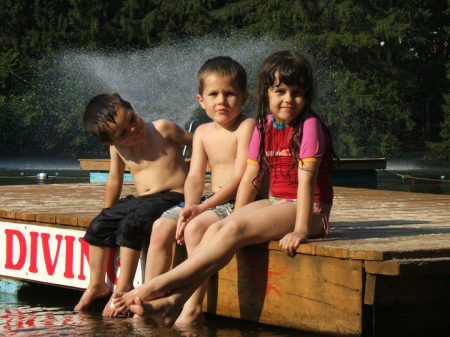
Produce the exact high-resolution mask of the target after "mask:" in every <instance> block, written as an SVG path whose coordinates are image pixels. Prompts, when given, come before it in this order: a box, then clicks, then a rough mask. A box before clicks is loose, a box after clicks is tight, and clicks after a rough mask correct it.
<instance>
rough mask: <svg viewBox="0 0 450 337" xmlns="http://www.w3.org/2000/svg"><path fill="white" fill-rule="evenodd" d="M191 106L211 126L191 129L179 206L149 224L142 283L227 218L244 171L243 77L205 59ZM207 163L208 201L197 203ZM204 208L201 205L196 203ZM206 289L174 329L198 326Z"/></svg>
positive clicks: (234, 67)
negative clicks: (178, 247)
mask: <svg viewBox="0 0 450 337" xmlns="http://www.w3.org/2000/svg"><path fill="white" fill-rule="evenodd" d="M197 77H198V86H199V94H198V95H197V100H198V101H199V103H200V105H201V106H202V108H203V109H204V110H205V111H206V114H207V115H208V117H209V118H211V119H212V120H213V121H212V122H211V123H207V124H203V125H201V126H199V127H198V128H197V130H196V131H195V135H194V144H193V149H192V158H191V164H190V169H189V175H188V177H187V179H186V183H185V185H184V191H185V200H186V203H185V206H184V209H183V208H182V207H183V206H182V205H178V206H175V207H173V208H172V209H170V210H168V211H166V212H165V213H164V214H163V215H162V217H161V218H160V219H159V220H157V221H155V223H154V225H153V230H152V236H151V240H150V246H149V250H148V257H147V265H146V272H145V281H146V282H147V281H148V280H151V279H153V278H154V277H156V276H158V275H160V274H162V273H165V272H167V271H168V270H169V268H170V264H171V257H172V244H173V241H174V238H176V240H177V242H178V243H179V244H185V245H186V249H187V252H188V256H189V255H190V254H191V253H192V252H193V251H194V249H195V247H197V245H198V244H199V242H200V241H201V239H202V237H203V234H204V233H205V231H206V230H207V229H208V227H209V226H210V225H212V224H213V223H214V222H216V221H218V220H220V219H223V218H225V217H226V216H228V215H229V214H230V213H231V212H232V211H233V208H234V198H235V196H236V191H237V189H238V186H239V183H240V181H241V178H242V176H243V174H244V171H245V168H246V165H247V164H246V161H247V155H248V148H249V145H250V140H251V136H252V133H253V129H254V127H255V121H254V120H253V119H252V118H248V117H246V116H245V115H243V114H242V113H241V109H242V107H243V106H244V104H245V102H246V101H247V98H248V95H249V94H248V92H247V74H246V72H245V70H244V68H243V67H242V66H241V65H240V64H239V63H238V62H236V61H235V60H233V59H231V58H229V57H223V56H219V57H215V58H212V59H209V60H207V61H206V62H205V64H204V65H203V66H202V67H201V68H200V71H199V73H198V76H197ZM207 160H209V165H210V168H211V190H212V193H213V194H212V195H211V196H209V197H208V198H206V200H205V198H203V199H202V194H203V190H204V185H205V172H206V165H207ZM203 200H204V202H203V203H202V202H201V201H203ZM206 285H207V284H204V285H203V286H202V287H200V288H199V289H198V290H197V292H196V293H195V294H193V296H192V297H191V299H190V300H189V301H188V302H187V303H186V305H185V306H184V309H183V311H182V313H181V315H180V316H179V318H178V320H177V322H176V323H175V324H177V325H180V324H183V325H190V324H193V323H202V322H203V321H204V319H205V318H204V315H203V312H202V302H203V297H204V295H205V291H206Z"/></svg>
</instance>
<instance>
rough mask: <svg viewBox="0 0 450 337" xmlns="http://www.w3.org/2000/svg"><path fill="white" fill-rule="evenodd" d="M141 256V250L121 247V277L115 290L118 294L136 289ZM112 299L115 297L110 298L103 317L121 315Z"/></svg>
mask: <svg viewBox="0 0 450 337" xmlns="http://www.w3.org/2000/svg"><path fill="white" fill-rule="evenodd" d="M140 254H141V251H139V250H135V249H131V248H127V247H120V275H119V279H118V280H117V285H116V288H115V291H116V292H128V291H130V290H132V289H134V286H133V281H134V276H135V274H136V268H137V265H138V263H139V256H140ZM103 277H104V276H103ZM112 299H113V297H111V298H110V300H109V301H108V303H107V304H106V306H105V309H103V316H117V315H118V314H119V312H118V311H117V310H116V308H114V305H113V304H112Z"/></svg>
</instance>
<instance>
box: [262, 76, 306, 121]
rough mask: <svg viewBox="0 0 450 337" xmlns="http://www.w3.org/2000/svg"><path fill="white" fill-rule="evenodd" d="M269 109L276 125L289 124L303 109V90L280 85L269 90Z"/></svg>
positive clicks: (297, 87) (304, 102) (294, 86)
mask: <svg viewBox="0 0 450 337" xmlns="http://www.w3.org/2000/svg"><path fill="white" fill-rule="evenodd" d="M268 95H269V108H270V112H272V113H273V115H274V117H275V121H276V122H277V123H278V124H289V123H290V122H291V121H292V120H293V119H295V118H296V117H297V116H298V115H300V113H301V112H302V111H303V108H304V107H305V104H306V100H305V90H304V89H302V88H300V87H299V86H297V85H286V84H284V83H280V84H278V85H277V86H273V87H271V88H269V92H268Z"/></svg>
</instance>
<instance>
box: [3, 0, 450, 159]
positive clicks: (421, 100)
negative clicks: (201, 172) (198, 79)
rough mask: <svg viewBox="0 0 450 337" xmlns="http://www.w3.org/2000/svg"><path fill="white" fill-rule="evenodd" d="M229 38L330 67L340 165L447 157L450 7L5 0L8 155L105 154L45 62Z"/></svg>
mask: <svg viewBox="0 0 450 337" xmlns="http://www.w3.org/2000/svg"><path fill="white" fill-rule="evenodd" d="M230 34H232V35H233V36H237V35H239V34H242V35H245V36H246V37H248V36H254V37H261V36H269V37H270V36H272V37H277V38H281V39H288V40H290V42H291V43H292V44H293V45H294V46H295V45H298V46H302V48H303V49H305V48H306V47H305V46H307V50H308V55H309V56H310V57H311V58H312V60H311V61H312V62H313V63H314V59H315V58H322V59H323V58H324V57H326V58H327V59H329V60H330V61H329V62H330V67H332V68H333V67H334V68H333V69H337V70H336V71H333V72H331V74H332V76H329V77H328V78H327V80H326V81H322V82H321V88H320V92H321V98H320V100H319V102H318V103H317V105H316V107H315V108H316V110H318V112H319V113H320V114H321V115H322V117H323V119H324V120H325V122H326V123H327V124H328V125H329V127H330V129H331V130H332V133H333V134H334V138H335V139H334V140H335V143H336V148H337V149H338V152H339V154H340V156H342V157H356V156H372V157H377V156H383V157H389V156H391V157H392V156H402V155H403V156H417V155H418V153H419V155H421V156H424V155H426V156H430V157H436V158H443V159H450V58H449V52H450V50H449V46H448V43H449V36H450V0H421V1H418V0H404V1H400V0H378V1H375V0H364V1H360V0H348V1H343V0H342V1H341V0H313V1H293V0H265V1H257V0H242V1H220V0H217V1H214V0H151V1H149V0H48V1H44V0H0V41H1V44H0V45H1V47H0V156H18V155H21V156H39V155H43V154H46V155H53V156H60V157H74V158H89V157H91V158H93V157H99V156H100V157H102V156H105V155H107V152H106V151H105V148H104V147H103V146H102V145H101V144H100V142H98V141H97V140H95V139H94V138H93V137H92V136H90V135H89V134H87V132H86V131H85V130H84V129H83V126H82V123H81V114H82V111H83V106H84V104H85V103H86V102H78V101H77V95H75V94H74V92H76V91H77V90H78V91H83V90H84V88H71V89H62V92H61V91H59V92H58V93H50V94H49V93H45V95H44V94H43V93H42V92H41V91H40V90H39V88H36V86H32V85H31V83H32V82H33V81H36V80H39V77H40V76H45V73H46V72H51V71H53V70H52V67H53V66H54V65H53V64H52V63H51V62H49V63H48V64H46V63H45V59H46V58H45V57H44V56H45V55H49V54H52V53H57V52H58V51H60V50H64V49H67V48H71V49H74V48H75V49H77V50H82V51H83V50H84V51H95V50H103V51H108V50H111V51H121V50H122V51H123V50H131V49H132V50H137V49H146V48H152V47H155V46H160V45H164V44H171V43H173V42H174V41H180V40H183V39H189V38H193V37H202V36H230ZM37 65H39V69H40V70H39V72H37V71H36V69H37V68H38V67H37ZM60 81H61V88H70V86H64V85H63V84H64V83H62V82H64V81H65V82H67V81H70V77H67V76H63V74H62V75H61V78H60ZM143 85H145V84H143ZM336 88H339V90H337V89H336ZM49 95H50V97H49ZM49 99H50V100H52V108H51V109H50V108H46V105H45V103H44V102H45V101H48V100H49ZM55 107H56V109H55ZM62 112H64V117H62ZM36 144H41V145H40V146H36Z"/></svg>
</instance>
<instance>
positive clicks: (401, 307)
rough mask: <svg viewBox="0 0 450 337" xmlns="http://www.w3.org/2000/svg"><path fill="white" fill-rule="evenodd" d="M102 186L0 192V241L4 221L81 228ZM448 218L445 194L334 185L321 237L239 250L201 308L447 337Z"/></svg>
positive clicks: (308, 325) (290, 322) (355, 332)
mask: <svg viewBox="0 0 450 337" xmlns="http://www.w3.org/2000/svg"><path fill="white" fill-rule="evenodd" d="M104 188H105V185H104V184H102V183H97V184H93V183H91V184H63V185H53V184H52V185H21V186H0V236H4V235H5V233H3V232H4V231H3V228H2V225H3V224H9V227H8V228H10V229H11V224H13V225H14V224H16V225H17V226H21V225H24V224H25V225H33V226H34V225H37V226H45V227H52V228H73V229H77V230H80V231H83V229H84V228H85V227H87V226H88V225H89V222H90V220H91V219H92V218H93V217H94V216H96V215H97V214H98V212H99V211H100V209H101V208H102V206H103V200H104V199H103V198H104ZM130 193H131V194H132V193H134V185H133V184H125V186H124V191H123V195H126V194H130ZM449 214H450V196H445V195H431V194H418V193H404V192H392V191H380V190H368V189H356V188H342V187H340V188H339V187H338V188H335V204H334V207H333V209H332V213H331V219H330V220H331V229H330V235H329V236H328V237H327V238H326V239H318V240H311V241H309V242H308V243H306V244H302V245H301V246H300V247H299V249H298V250H297V252H298V254H297V255H296V256H295V257H293V258H290V257H288V256H286V255H285V254H284V253H283V252H282V251H280V249H279V247H278V243H277V242H269V243H265V244H261V245H257V246H251V247H247V248H244V249H242V250H241V251H239V252H238V253H237V254H236V256H235V257H234V258H233V260H232V261H231V262H230V263H229V264H228V265H227V266H226V267H225V268H224V269H223V270H221V271H220V272H219V273H218V274H217V275H215V276H214V277H212V278H211V281H210V284H209V289H208V294H207V298H206V299H205V303H204V308H205V310H207V311H208V312H211V313H216V314H218V315H224V316H229V317H236V318H242V319H247V320H251V321H256V322H262V323H268V324H273V325H278V326H284V327H290V328H296V329H301V330H306V331H312V332H319V333H323V334H330V335H341V336H388V335H399V334H407V335H415V334H416V333H417V335H422V334H423V335H434V336H436V335H440V334H439V333H440V332H442V331H447V332H448V331H449V330H448V329H449V328H450V322H449V320H448V315H449V314H450V309H449V308H450V221H449ZM5 226H6V225H5ZM0 242H2V241H0ZM12 242H13V239H10V241H9V243H10V245H12ZM36 242H37V241H36ZM42 242H44V240H42ZM16 246H17V244H16ZM4 249H5V248H4V247H2V246H0V266H2V267H3V266H5V261H4V260H3V259H4V256H5V255H6V254H5V252H4V251H3V250H4ZM6 249H12V248H6ZM10 254H11V252H10ZM53 261H54V264H55V265H56V260H53ZM15 263H16V262H15V261H14V262H11V263H10V264H12V265H15ZM30 269H31V267H30ZM66 269H67V267H66ZM66 273H67V270H66ZM0 276H1V275H0ZM25 279H26V278H25ZM49 283H52V281H51V278H49ZM444 329H446V330H444Z"/></svg>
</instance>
